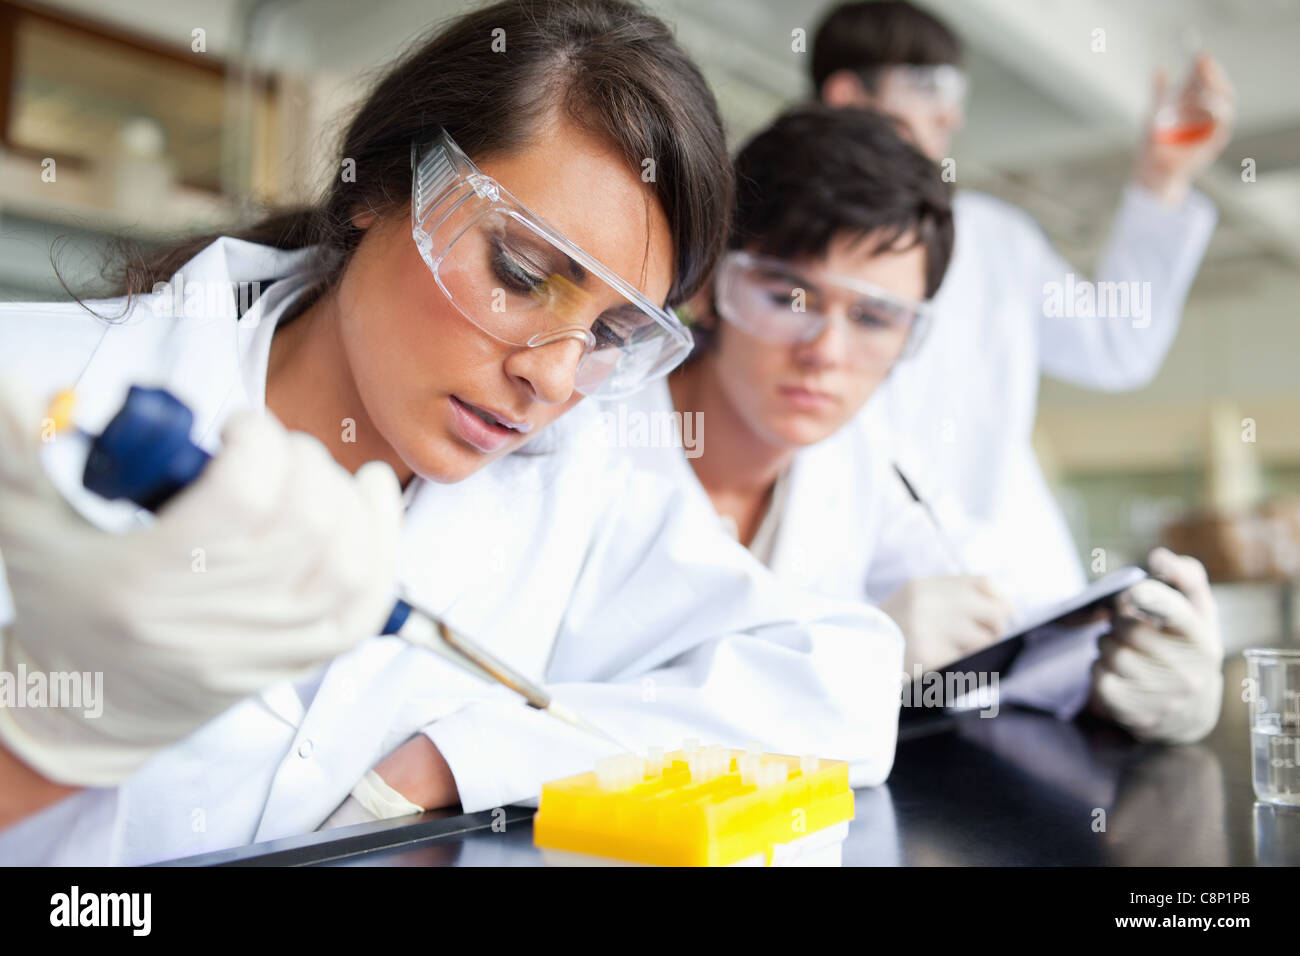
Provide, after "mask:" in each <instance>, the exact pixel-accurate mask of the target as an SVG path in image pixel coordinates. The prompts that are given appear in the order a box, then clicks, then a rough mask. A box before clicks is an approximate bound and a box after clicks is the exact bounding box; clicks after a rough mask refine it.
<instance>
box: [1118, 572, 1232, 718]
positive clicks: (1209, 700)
mask: <svg viewBox="0 0 1300 956" xmlns="http://www.w3.org/2000/svg"><path fill="white" fill-rule="evenodd" d="M1148 567H1149V568H1150V570H1151V573H1152V574H1153V575H1156V576H1158V577H1161V578H1164V579H1165V580H1168V581H1170V582H1172V583H1173V585H1174V586H1175V587H1176V588H1177V590H1175V588H1174V587H1170V586H1169V585H1168V584H1164V583H1163V582H1161V581H1156V580H1153V579H1150V578H1148V579H1147V580H1145V581H1140V582H1139V583H1137V584H1135V585H1134V586H1133V587H1131V588H1129V590H1128V591H1126V592H1124V594H1123V595H1122V596H1121V598H1120V602H1119V604H1118V605H1117V615H1116V618H1115V626H1114V628H1113V630H1112V631H1111V633H1109V634H1107V635H1105V636H1104V637H1102V638H1101V640H1100V642H1099V646H1100V651H1101V653H1100V656H1099V657H1098V658H1097V660H1096V662H1095V663H1094V664H1093V667H1092V710H1093V711H1094V712H1096V713H1099V714H1101V715H1102V716H1104V717H1109V718H1110V719H1112V720H1114V721H1115V722H1117V723H1119V724H1121V725H1122V726H1124V727H1126V728H1127V729H1128V730H1129V732H1130V733H1132V734H1133V735H1134V736H1135V737H1137V738H1138V739H1140V740H1154V741H1161V742H1164V743H1192V742H1193V741H1197V740H1200V739H1201V738H1202V737H1204V736H1205V735H1206V734H1208V733H1209V732H1210V731H1211V730H1213V729H1214V725H1215V724H1216V723H1218V721H1219V708H1220V707H1221V706H1222V703H1223V643H1222V641H1221V640H1220V638H1219V615H1218V611H1217V610H1216V609H1215V606H1214V598H1213V597H1212V596H1211V595H1210V584H1209V581H1208V580H1207V579H1206V576H1205V568H1204V567H1203V566H1202V565H1201V562H1199V561H1197V560H1196V559H1195V558H1189V557H1184V556H1179V555H1176V554H1174V553H1173V552H1172V551H1169V550H1167V549H1165V548H1157V549H1155V550H1154V551H1152V552H1151V556H1150V558H1149V559H1148ZM1180 592H1181V593H1180Z"/></svg>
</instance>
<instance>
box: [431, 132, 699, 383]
mask: <svg viewBox="0 0 1300 956" xmlns="http://www.w3.org/2000/svg"><path fill="white" fill-rule="evenodd" d="M411 166H412V176H411V235H412V237H413V238H414V239H415V244H416V246H418V247H419V250H420V256H421V257H422V258H423V259H424V261H425V263H426V264H427V265H428V266H429V269H430V271H432V272H433V276H434V279H435V280H436V281H437V283H438V287H439V288H440V289H442V291H443V293H444V294H445V295H446V296H447V298H448V300H449V301H450V302H451V303H452V305H454V306H455V307H456V309H457V311H459V312H460V314H461V315H463V316H464V317H465V318H467V319H468V320H469V321H470V322H472V323H473V324H474V325H476V326H477V327H478V328H479V329H481V330H482V331H484V332H486V333H487V334H488V335H490V336H492V337H493V338H495V339H497V340H499V341H501V342H505V343H506V344H508V345H514V346H519V347H526V348H538V347H540V346H543V345H549V344H551V343H552V342H559V341H563V340H566V339H567V340H574V341H578V342H580V343H582V347H583V354H582V358H581V360H580V361H579V363H578V367H577V373H576V376H575V379H574V387H575V388H576V389H577V390H578V391H579V392H581V393H582V394H584V395H587V396H597V397H600V398H613V397H619V396H624V395H628V394H630V393H632V392H635V391H636V390H637V389H639V388H641V387H642V386H643V385H645V384H646V383H647V382H650V381H652V380H654V379H655V378H658V377H660V376H662V375H666V374H668V372H670V371H672V369H674V368H675V367H676V366H677V365H679V364H680V363H681V362H682V360H683V359H685V358H686V356H687V355H688V354H690V351H691V346H692V344H693V341H692V338H691V333H690V332H689V330H687V328H686V327H685V326H684V325H682V323H681V322H680V321H678V320H677V318H676V317H675V316H673V315H671V314H670V313H669V312H667V311H665V310H664V309H662V308H660V307H659V306H657V305H655V304H654V303H653V302H651V301H650V300H649V299H647V298H646V297H645V296H644V295H642V294H641V292H639V291H638V290H637V289H636V288H635V287H634V286H632V285H631V284H630V283H628V282H626V281H625V280H623V279H622V278H620V277H619V276H618V275H616V274H615V273H614V272H613V271H612V270H610V269H608V268H606V267H605V266H603V265H602V264H601V263H600V262H598V261H597V260H596V259H594V258H593V257H592V256H590V255H588V254H587V253H586V252H584V251H583V250H582V249H581V248H579V247H578V246H577V245H576V244H574V243H573V242H570V241H569V240H568V239H566V238H565V237H564V236H563V235H561V234H560V232H559V231H558V230H556V229H554V228H552V227H551V226H549V225H547V224H546V222H544V221H543V220H542V219H541V217H539V216H537V215H535V214H534V213H532V212H530V211H529V210H528V209H527V207H525V206H524V204H523V203H521V202H519V200H517V199H516V198H515V197H514V196H512V195H511V194H510V193H509V191H507V190H506V189H505V188H504V187H503V186H502V185H501V184H500V183H498V182H496V180H494V179H492V178H491V177H490V176H487V175H484V174H483V173H482V172H481V171H479V169H478V167H477V166H475V165H474V163H473V162H472V161H471V160H470V158H469V157H468V156H466V155H465V154H464V153H463V152H462V151H461V149H460V147H458V146H457V145H456V144H455V142H453V141H452V138H451V137H450V136H448V135H447V133H446V131H445V130H444V131H442V132H440V134H439V136H438V138H437V139H436V140H435V141H434V142H433V144H432V145H428V146H425V147H424V148H423V149H421V148H420V145H419V144H413V145H412V147H411Z"/></svg>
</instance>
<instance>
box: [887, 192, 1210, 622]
mask: <svg viewBox="0 0 1300 956" xmlns="http://www.w3.org/2000/svg"><path fill="white" fill-rule="evenodd" d="M1215 218H1216V216H1215V211H1214V207H1213V205H1212V204H1211V203H1210V202H1209V200H1208V199H1206V198H1205V197H1204V196H1203V195H1201V194H1200V193H1197V192H1193V193H1191V195H1189V196H1188V198H1187V200H1186V201H1185V202H1184V203H1183V205H1182V206H1181V207H1180V208H1178V209H1169V208H1167V207H1165V206H1164V205H1162V204H1161V203H1160V202H1159V201H1158V200H1157V199H1156V198H1155V197H1154V196H1152V195H1151V194H1150V193H1149V192H1147V191H1145V190H1143V189H1142V188H1140V187H1137V186H1129V187H1128V188H1127V189H1126V190H1125V192H1124V196H1123V199H1122V201H1121V203H1120V206H1119V209H1118V212H1117V214H1116V218H1115V222H1114V225H1113V227H1112V232H1111V236H1110V240H1109V242H1108V244H1107V245H1106V247H1105V249H1104V250H1103V252H1102V256H1101V259H1100V261H1099V264H1098V268H1097V270H1096V273H1095V276H1094V278H1095V279H1096V280H1097V281H1098V282H1127V281H1137V282H1139V283H1144V282H1145V283H1150V302H1151V308H1150V310H1149V313H1148V314H1146V315H1142V316H1138V315H1136V314H1134V315H1131V316H1125V317H1118V318H1083V317H1049V314H1048V313H1047V309H1046V301H1045V297H1046V295H1047V290H1048V289H1049V288H1050V287H1049V286H1048V285H1047V284H1048V283H1058V284H1059V286H1058V288H1060V289H1061V290H1063V291H1064V290H1073V291H1075V292H1076V293H1077V292H1078V290H1079V289H1080V282H1081V280H1085V279H1087V278H1088V277H1087V276H1086V275H1084V274H1082V273H1078V272H1076V271H1075V270H1073V269H1072V267H1071V266H1070V265H1069V264H1068V263H1066V262H1065V261H1064V260H1063V259H1062V258H1061V257H1060V256H1059V255H1057V253H1056V252H1055V250H1054V249H1053V248H1052V246H1051V244H1050V243H1049V242H1048V240H1047V238H1046V236H1045V235H1044V234H1043V232H1042V230H1041V229H1040V228H1039V227H1038V225H1037V224H1036V223H1035V222H1034V221H1033V220H1032V219H1031V218H1030V217H1029V216H1028V215H1026V214H1025V213H1024V212H1022V211H1021V210H1019V209H1016V208H1015V207H1013V206H1010V205H1008V204H1007V203H1004V202H1002V201H1000V200H997V199H994V198H993V197H991V196H987V195H983V194H980V193H975V192H969V191H963V192H959V193H958V194H957V196H956V200H955V203H954V221H955V226H956V235H957V239H956V248H955V250H954V254H953V259H952V263H951V266H950V268H949V270H948V273H947V276H946V277H945V279H944V282H943V285H942V287H941V288H940V290H939V292H938V294H937V296H936V297H935V300H934V310H935V318H934V322H933V324H932V327H931V329H930V334H929V336H928V338H927V340H926V341H925V343H924V344H923V345H922V347H921V348H920V349H919V350H918V352H917V354H916V355H915V356H914V357H912V358H910V359H908V360H906V361H904V362H900V363H899V364H898V366H897V367H896V368H895V369H894V370H893V372H892V374H891V376H890V378H889V380H888V381H887V382H886V383H885V385H884V386H883V387H882V388H881V389H880V390H879V391H878V392H877V394H876V395H874V396H873V397H872V399H871V401H870V402H869V403H868V411H867V414H866V415H864V416H863V417H862V421H864V422H870V423H871V425H870V427H872V428H879V427H880V426H881V425H882V424H883V426H884V427H885V428H886V429H887V430H888V431H889V432H890V433H891V435H890V437H891V439H892V441H893V449H894V450H893V453H894V454H895V455H896V456H897V457H898V460H899V462H900V464H901V465H902V466H903V467H904V469H905V471H906V472H907V473H908V477H909V478H910V479H911V480H912V481H913V483H914V484H915V485H916V486H917V487H918V490H919V491H920V493H921V494H922V496H923V497H926V498H927V499H928V500H929V501H930V503H931V505H932V507H934V508H935V510H936V512H937V513H938V514H939V516H940V519H941V520H948V521H964V522H965V526H966V532H965V534H964V537H965V540H966V547H967V548H968V554H967V563H968V564H970V565H972V566H973V567H974V568H975V569H976V570H979V571H982V572H984V573H988V574H990V575H991V576H992V577H993V578H994V579H995V580H996V581H998V583H999V584H1001V586H1002V588H1003V590H1004V591H1006V592H1007V594H1008V596H1009V597H1011V598H1012V600H1013V601H1014V603H1016V604H1017V605H1018V606H1019V607H1021V608H1026V607H1031V606H1034V605H1040V604H1045V603H1047V602H1049V601H1052V600H1056V599H1059V598H1061V597H1063V596H1066V595H1068V594H1070V593H1072V592H1074V591H1077V590H1078V589H1079V588H1080V587H1082V585H1083V583H1084V576H1083V573H1082V569H1081V568H1080V566H1079V559H1078V552H1077V551H1076V550H1075V546H1074V542H1073V541H1072V539H1071V536H1070V531H1069V528H1068V527H1067V525H1066V523H1065V521H1064V518H1063V516H1062V514H1061V511H1060V509H1059V508H1058V507H1057V504H1056V502H1055V500H1054V499H1053V497H1052V494H1051V492H1050V490H1049V489H1048V486H1047V483H1046V481H1045V479H1044V477H1043V474H1042V471H1041V470H1040V468H1039V466H1038V461H1037V458H1036V457H1035V455H1034V451H1033V447H1032V444H1031V440H1032V433H1033V426H1034V417H1035V414H1036V412H1037V403H1038V378H1039V375H1040V374H1046V375H1051V376H1053V377H1054V378H1058V379H1061V380H1063V381H1067V382H1071V383H1073V384H1075V385H1080V386H1084V387H1087V388H1094V389H1102V390H1107V391H1122V390H1125V389H1133V388H1138V387H1140V386H1142V385H1144V384H1145V383H1146V382H1148V381H1149V380H1150V379H1151V378H1152V377H1153V376H1154V375H1155V373H1156V372H1157V371H1158V370H1159V368H1160V364H1161V362H1163V360H1164V357H1165V354H1166V352H1167V351H1168V349H1169V346H1170V344H1171V343H1172V342H1173V339H1174V336H1175V334H1176V333H1177V331H1178V322H1179V318H1180V316H1181V312H1182V307H1183V302H1184V300H1185V299H1186V297H1187V292H1188V289H1189V288H1190V287H1191V284H1192V280H1193V279H1194V278H1195V275H1196V270H1197V268H1198V266H1199V264H1200V261H1201V258H1202V256H1203V255H1204V253H1205V249H1206V246H1207V245H1208V243H1209V239H1210V236H1211V234H1212V232H1213V230H1214V224H1215ZM1069 274H1073V275H1074V285H1073V286H1069V285H1067V282H1068V281H1069V280H1068V279H1067V276H1068V275H1069ZM1138 288H1139V291H1140V290H1141V286H1139V287H1138ZM1076 301H1077V300H1076ZM1075 311H1076V313H1077V312H1078V311H1081V310H1080V309H1076V310H1075ZM1134 311H1135V312H1136V310H1134ZM1066 314H1067V315H1069V313H1066Z"/></svg>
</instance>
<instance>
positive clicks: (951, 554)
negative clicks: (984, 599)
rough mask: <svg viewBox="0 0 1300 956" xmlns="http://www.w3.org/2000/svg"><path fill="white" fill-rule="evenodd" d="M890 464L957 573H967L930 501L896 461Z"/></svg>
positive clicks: (964, 564)
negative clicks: (919, 491)
mask: <svg viewBox="0 0 1300 956" xmlns="http://www.w3.org/2000/svg"><path fill="white" fill-rule="evenodd" d="M891 464H892V466H893V469H894V473H895V474H896V475H898V480H899V481H901V482H902V483H903V487H904V488H906V489H907V493H908V495H909V496H910V497H911V499H912V500H913V501H915V502H916V503H917V504H918V505H920V506H921V510H922V511H924V512H925V515H926V517H927V518H929V519H930V525H931V526H932V527H933V528H934V533H935V537H937V538H938V539H939V543H940V544H941V545H942V546H943V549H944V550H945V551H947V552H948V558H949V560H951V561H952V563H953V566H954V567H955V568H956V569H957V573H958V574H969V573H970V572H969V571H967V570H966V563H965V562H964V561H962V559H961V554H960V553H959V552H958V551H957V548H956V546H955V545H954V544H953V543H952V540H951V539H950V538H949V537H948V535H947V534H945V533H944V530H943V526H942V525H941V524H939V518H938V516H936V515H935V513H934V509H933V508H931V507H930V503H929V502H927V501H926V500H925V499H923V498H922V497H921V496H920V494H919V493H918V492H917V490H916V487H915V486H914V485H913V484H912V483H911V482H910V481H908V479H907V475H905V474H903V469H902V468H900V467H899V466H898V462H891Z"/></svg>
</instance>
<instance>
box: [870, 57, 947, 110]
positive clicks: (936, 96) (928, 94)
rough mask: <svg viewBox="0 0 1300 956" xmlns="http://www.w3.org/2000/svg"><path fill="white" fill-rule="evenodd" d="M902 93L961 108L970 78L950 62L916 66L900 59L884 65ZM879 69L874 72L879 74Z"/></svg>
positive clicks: (932, 102) (929, 101)
mask: <svg viewBox="0 0 1300 956" xmlns="http://www.w3.org/2000/svg"><path fill="white" fill-rule="evenodd" d="M884 69H885V70H887V71H888V72H889V74H890V76H891V77H892V78H893V79H894V81H895V82H896V83H897V84H898V88H899V91H900V92H902V93H903V94H904V95H906V96H908V97H910V98H912V99H915V100H920V101H925V102H928V103H931V104H933V105H936V106H941V107H944V108H946V109H957V110H959V109H961V108H962V106H963V105H964V104H965V102H966V94H967V92H968V91H969V89H970V80H969V78H968V77H967V75H966V71H965V70H963V69H962V68H961V67H959V66H953V65H952V64H951V63H941V64H938V65H935V66H918V65H915V64H910V63H904V64H898V65H895V66H889V67H885V68H884ZM879 76H880V73H876V77H879Z"/></svg>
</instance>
